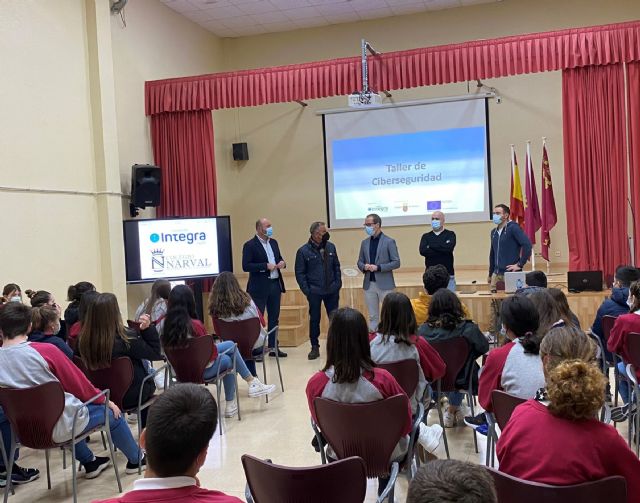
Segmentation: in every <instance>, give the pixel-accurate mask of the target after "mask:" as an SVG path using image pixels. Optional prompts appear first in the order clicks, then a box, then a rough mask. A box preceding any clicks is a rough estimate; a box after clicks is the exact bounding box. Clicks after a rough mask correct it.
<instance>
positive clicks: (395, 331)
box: [378, 292, 418, 346]
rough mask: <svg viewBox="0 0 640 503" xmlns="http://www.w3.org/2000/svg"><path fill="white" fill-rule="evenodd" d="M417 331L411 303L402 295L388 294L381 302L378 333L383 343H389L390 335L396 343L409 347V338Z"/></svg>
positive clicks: (396, 293) (399, 293) (398, 293)
mask: <svg viewBox="0 0 640 503" xmlns="http://www.w3.org/2000/svg"><path fill="white" fill-rule="evenodd" d="M417 330H418V325H417V323H416V316H415V314H414V313H413V307H412V306H411V301H410V300H409V297H407V296H406V295H405V294H404V293H401V292H391V293H388V294H387V295H386V296H385V298H384V300H383V301H382V309H381V310H380V323H379V324H378V332H380V333H381V334H382V340H383V341H384V342H388V341H389V337H390V336H391V335H393V336H394V338H395V342H396V343H398V344H399V343H404V344H406V345H407V346H411V345H412V344H413V343H412V342H411V339H410V337H411V336H412V335H415V333H416V331H417Z"/></svg>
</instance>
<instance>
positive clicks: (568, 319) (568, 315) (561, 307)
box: [547, 288, 580, 329]
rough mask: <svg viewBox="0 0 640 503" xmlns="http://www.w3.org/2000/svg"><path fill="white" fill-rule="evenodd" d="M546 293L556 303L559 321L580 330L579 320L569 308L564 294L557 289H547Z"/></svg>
mask: <svg viewBox="0 0 640 503" xmlns="http://www.w3.org/2000/svg"><path fill="white" fill-rule="evenodd" d="M547 292H549V294H550V295H551V297H553V300H555V301H556V305H557V306H558V311H560V319H561V320H562V321H564V323H565V325H574V326H575V327H576V328H577V329H580V320H579V319H578V317H577V316H576V315H575V313H574V312H573V311H572V310H571V308H570V307H569V301H568V300H567V296H566V295H565V294H564V292H563V291H562V290H560V289H559V288H548V289H547Z"/></svg>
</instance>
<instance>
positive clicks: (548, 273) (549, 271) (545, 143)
mask: <svg viewBox="0 0 640 503" xmlns="http://www.w3.org/2000/svg"><path fill="white" fill-rule="evenodd" d="M546 146H547V137H546V136H543V137H542V150H543V151H544V149H545V147H546ZM542 184H543V187H544V180H542ZM540 237H542V235H540ZM547 255H549V254H547ZM550 274H551V255H549V258H548V259H547V276H549V275H550Z"/></svg>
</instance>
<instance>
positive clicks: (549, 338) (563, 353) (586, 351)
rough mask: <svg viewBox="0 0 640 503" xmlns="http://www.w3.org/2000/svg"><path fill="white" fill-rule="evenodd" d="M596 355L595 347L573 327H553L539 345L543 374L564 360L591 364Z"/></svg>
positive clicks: (582, 333) (584, 335)
mask: <svg viewBox="0 0 640 503" xmlns="http://www.w3.org/2000/svg"><path fill="white" fill-rule="evenodd" d="M595 355H596V345H595V343H594V342H593V340H591V338H590V337H589V336H587V335H586V334H585V333H584V332H582V331H581V330H579V329H578V328H576V327H575V326H573V325H565V326H559V327H554V328H552V329H551V330H549V332H547V335H545V337H544V338H543V339H542V342H541V343H540V357H541V358H542V361H543V363H544V371H545V374H546V373H548V372H551V370H553V369H554V368H555V367H556V366H557V365H559V364H560V363H562V362H563V361H565V360H582V361H585V362H591V361H593V360H594V358H595Z"/></svg>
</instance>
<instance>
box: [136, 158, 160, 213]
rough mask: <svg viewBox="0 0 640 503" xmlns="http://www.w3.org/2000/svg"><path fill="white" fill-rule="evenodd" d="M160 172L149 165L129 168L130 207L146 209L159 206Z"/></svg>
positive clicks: (137, 165) (155, 167) (157, 168)
mask: <svg viewBox="0 0 640 503" xmlns="http://www.w3.org/2000/svg"><path fill="white" fill-rule="evenodd" d="M161 186H162V170H161V169H160V168H159V167H157V166H151V165H150V164H134V165H133V166H131V206H133V207H135V208H147V207H149V206H151V207H155V206H160V188H161Z"/></svg>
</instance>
